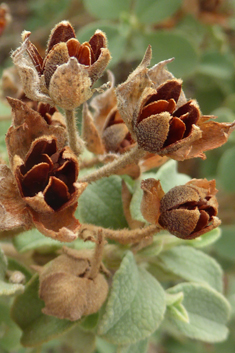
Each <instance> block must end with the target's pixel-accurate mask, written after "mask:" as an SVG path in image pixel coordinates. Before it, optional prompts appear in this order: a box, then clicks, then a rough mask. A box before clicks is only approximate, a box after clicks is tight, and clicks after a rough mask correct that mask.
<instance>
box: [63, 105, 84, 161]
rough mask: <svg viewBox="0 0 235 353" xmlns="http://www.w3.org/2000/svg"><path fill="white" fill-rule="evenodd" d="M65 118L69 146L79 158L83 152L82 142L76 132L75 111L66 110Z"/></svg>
mask: <svg viewBox="0 0 235 353" xmlns="http://www.w3.org/2000/svg"><path fill="white" fill-rule="evenodd" d="M65 117H66V125H67V130H68V138H69V146H70V148H71V149H72V151H73V152H74V153H75V154H76V156H79V155H80V154H81V153H82V151H83V146H84V142H83V140H82V139H81V138H80V136H79V135H78V132H77V127H76V117H75V111H74V110H66V111H65Z"/></svg>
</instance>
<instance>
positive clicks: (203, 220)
mask: <svg viewBox="0 0 235 353" xmlns="http://www.w3.org/2000/svg"><path fill="white" fill-rule="evenodd" d="M209 219H210V216H209V215H208V213H207V212H206V211H204V210H200V218H199V220H198V222H197V225H196V227H195V229H194V230H193V232H199V231H200V230H202V229H203V228H205V227H206V226H207V224H208V222H209Z"/></svg>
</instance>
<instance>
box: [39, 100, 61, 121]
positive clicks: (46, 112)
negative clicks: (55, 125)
mask: <svg viewBox="0 0 235 353" xmlns="http://www.w3.org/2000/svg"><path fill="white" fill-rule="evenodd" d="M37 111H38V112H39V114H40V115H41V116H42V117H43V118H44V119H45V120H46V122H47V124H48V125H50V124H52V115H53V114H54V113H55V112H58V110H57V109H56V108H55V107H51V106H50V105H49V104H45V103H42V102H39V103H38V107H37Z"/></svg>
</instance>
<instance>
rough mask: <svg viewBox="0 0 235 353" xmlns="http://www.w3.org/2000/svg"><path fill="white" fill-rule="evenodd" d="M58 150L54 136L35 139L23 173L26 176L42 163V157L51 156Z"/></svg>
mask: <svg viewBox="0 0 235 353" xmlns="http://www.w3.org/2000/svg"><path fill="white" fill-rule="evenodd" d="M56 150H57V142H56V139H55V138H54V137H53V136H43V137H39V138H38V139H35V140H34V141H33V142H32V144H31V147H30V149H29V151H28V153H27V155H26V157H25V162H24V165H25V166H24V167H23V168H21V172H22V173H23V174H25V173H26V172H27V171H29V170H30V169H31V168H32V167H33V166H34V165H35V164H37V163H40V162H41V155H42V154H46V155H48V156H51V155H52V154H54V153H55V152H56ZM50 164H51V163H50Z"/></svg>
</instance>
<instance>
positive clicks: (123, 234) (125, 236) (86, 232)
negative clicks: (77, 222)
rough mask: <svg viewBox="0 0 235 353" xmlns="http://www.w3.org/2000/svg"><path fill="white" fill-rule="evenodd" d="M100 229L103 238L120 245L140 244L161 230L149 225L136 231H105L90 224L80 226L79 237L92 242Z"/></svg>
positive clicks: (105, 229)
mask: <svg viewBox="0 0 235 353" xmlns="http://www.w3.org/2000/svg"><path fill="white" fill-rule="evenodd" d="M101 229H102V234H103V236H104V237H105V238H108V239H112V240H115V241H117V242H119V243H120V244H135V243H138V242H140V241H141V240H142V239H145V238H147V237H151V236H153V235H154V234H156V233H158V232H159V231H160V230H161V229H162V228H161V227H159V226H157V225H154V224H151V225H149V226H147V227H144V228H138V229H131V230H130V229H126V228H124V229H118V230H113V229H107V228H102V227H98V226H94V225H92V224H82V226H81V228H80V237H81V238H82V239H84V240H93V241H94V238H95V237H96V235H97V234H98V232H99V230H101Z"/></svg>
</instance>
